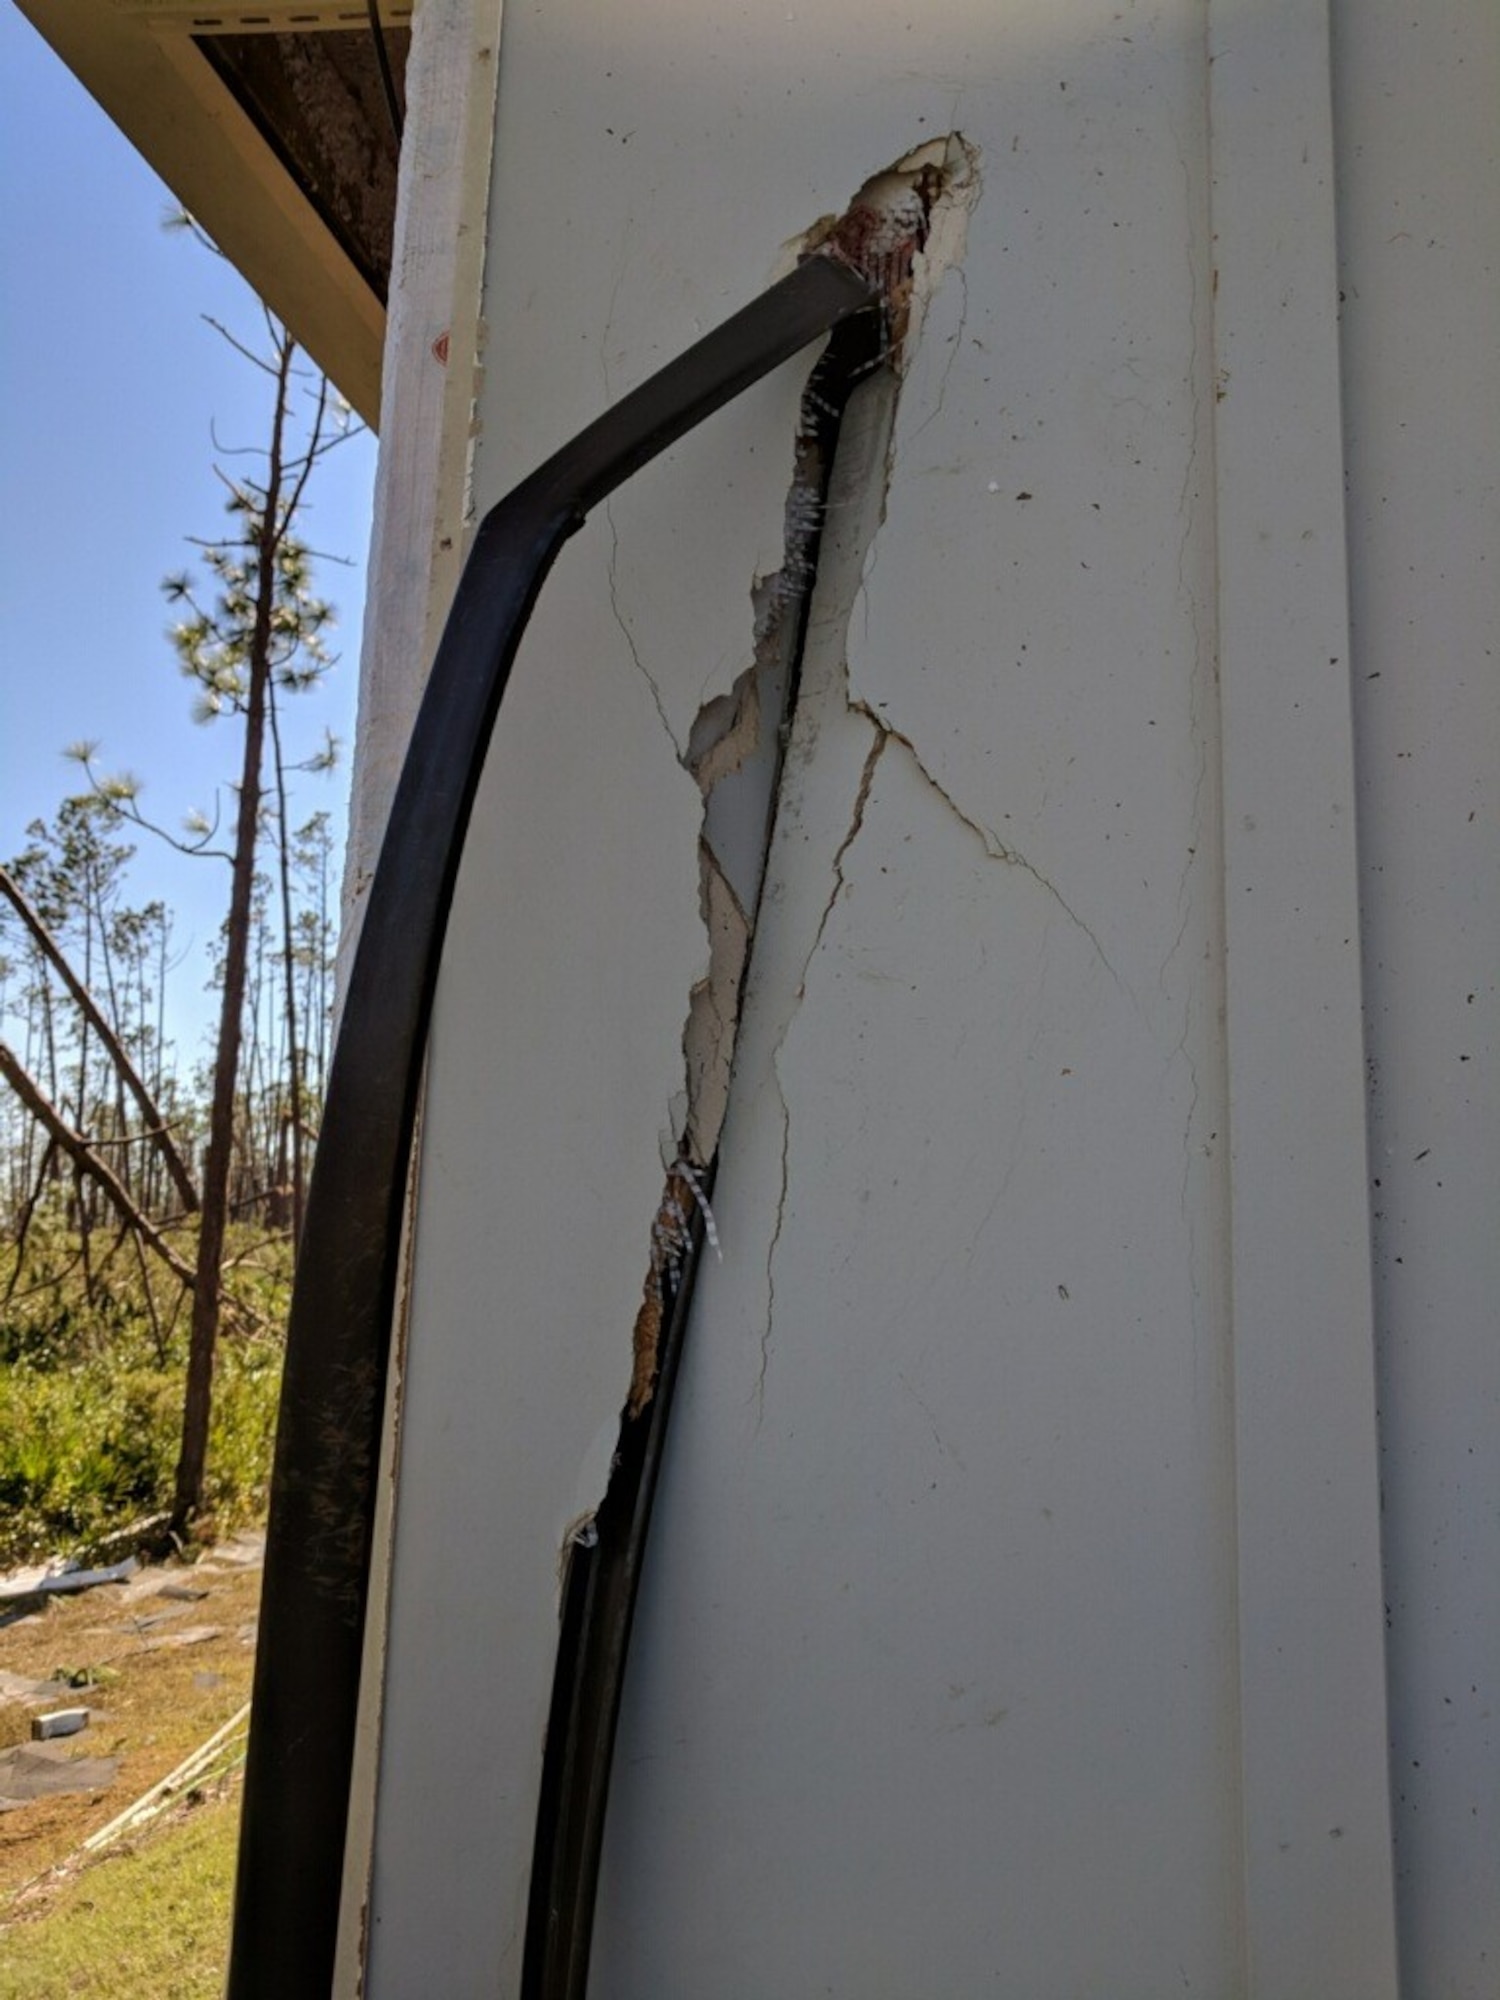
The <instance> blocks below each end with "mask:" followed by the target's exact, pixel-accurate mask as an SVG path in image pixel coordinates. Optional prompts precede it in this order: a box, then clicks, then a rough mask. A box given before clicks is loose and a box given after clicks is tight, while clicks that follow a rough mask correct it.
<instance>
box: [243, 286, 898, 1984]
mask: <svg viewBox="0 0 1500 2000" xmlns="http://www.w3.org/2000/svg"><path fill="white" fill-rule="evenodd" d="M875 302H876V299H875V294H874V293H873V291H872V290H871V288H870V287H869V286H868V285H867V284H866V283H865V281H864V280H863V279H861V278H859V277H857V276H856V275H855V274H854V273H853V272H852V271H850V270H848V269H846V268H845V267H844V266H842V265H840V264H838V263H835V262H834V261H832V260H831V259H826V258H818V259H811V260H809V261H808V262H807V263H805V264H803V265H800V266H799V267H798V269H797V270H796V271H794V272H793V273H792V275H791V276H790V277H788V278H786V279H784V280H782V282H781V283H780V284H778V285H775V286H773V287H772V288H771V289H770V290H769V291H767V292H765V293H764V294H762V296H761V297H760V298H759V299H757V300H756V301H755V302H754V303H753V304H752V305H750V306H747V307H746V308H745V309H744V310H743V311H742V312H739V313H737V314H736V315H735V316H734V317H733V318H732V319H730V320H728V321H727V322H726V323H725V324H724V325H723V326H722V327H719V328H718V329H717V330H716V331H715V332H713V333H711V334H709V335H707V336H706V337H705V338H704V339H703V340H701V341H699V342H698V343H697V344H696V345H695V346H694V347H692V348H690V349H689V350H688V352H687V353H686V354H684V355H682V356H681V357H679V359H678V360H676V361H674V362H672V363H670V364H669V365H668V366H667V367H666V368H664V369H662V370H661V372H660V373H659V374H657V375H655V376H653V377H652V378H651V379H650V380H649V381H648V382H646V383H643V384H642V386H641V387H640V388H639V389H637V390H635V391H634V392H633V393H632V394H631V395H629V396H627V397H625V398H624V399H623V400H622V401H621V402H620V403H618V404H617V405H616V406H615V407H614V409H612V410H610V411H608V412H606V414H605V415H604V416H602V417H600V418H599V419H598V420H597V421H596V422H595V423H593V424H591V425H590V426H589V427H588V428H587V429H586V430H585V431H583V432H582V433H580V435H579V436H578V437H577V438H576V439H574V441H573V442H572V443H571V444H569V445H567V446H565V447H564V448H563V450H562V451H560V452H558V453H557V454H556V456H555V457H553V458H551V459H549V460H547V461H546V463H545V464H544V465H542V466H541V467H540V468H539V469H538V470H537V471H536V472H534V473H533V474H532V475H531V476H530V477H529V478H528V479H526V480H525V481H523V482H522V484H521V485H520V486H518V487H517V488H516V489H515V490H514V491H513V492H512V493H511V494H510V495H509V496H508V497H507V498H506V499H504V500H502V501H501V502H500V504H499V505H498V506H497V507H496V508H495V509H494V510H493V511H492V512H491V513H490V514H489V515H488V516H487V517H486V519H485V520H484V522H483V524H482V525H481V527H480V529H479V532H478V535H477V536H476V538H475V543H474V547H473V549H472V551H471V553H470V556H469V559H468V562H467V564H466V565H465V568H464V573H463V576H462V579H461V581H460V583H459V587H458V591H457V594H456V596H455V599H454V604H453V609H452V611H451V613H450V614H449V618H448V623H447V626H446V629H445V631H444V634H443V639H442V643H441V645H440V646H439V648H438V653H437V658H436V659H435V661H434V663H433V668H432V673H431V676H430V679H429V682H428V687H427V692H426V695H425V696H424V699H423V702H422V706H421V709H420V712H419V714H418V717H417V722H416V725H415V728H414V730H413V733H412V739H411V745H410V748H409V750H408V752H407V757H406V762H405V765H404V767H403V769H402V773H401V779H400V783H399V785H398V787H397V791H396V797H395V800H394V803H393V805H392V808H391V815H390V820H389V823H388V826H387V831H386V836H385V841H384V845H383V847H382V849H381V855H380V861H379V864H378V867H377V869H376V874H375V879H374V882H373V884H372V885H371V889H370V894H369V896H368V898H367V901H366V906H365V912H364V921H363V926H362V929H361V932H360V940H359V947H358V951H357V953H356V955H355V961H354V966H353V970H352V973H351V975H350V980H349V987H348V992H347V994H346V997H345V1003H344V1015H343V1022H342V1026H341V1029H340V1033H339V1039H338V1045H337V1048H336V1049H335V1052H334V1058H333V1064H332V1068H331V1071H330V1075H329V1082H328V1090H327V1096H326V1101H325V1105H324V1113H323V1122H322V1132H321V1137H320V1140H319V1145H318V1155H317V1161H316V1165H315V1167H314V1171H313V1177H312V1185H311V1188H310V1190H309V1195H308V1206H307V1216H306V1221H305V1224H304V1230H303V1240H302V1246H301V1252H300V1256H299V1260H298V1276H297V1284H296V1288H295V1292H294V1295H293V1300H292V1310H291V1318H290V1323H289V1328H288V1336H287V1354H286V1368H285V1375H284V1380H283V1387H282V1400H281V1419H280V1427H279V1430H278V1434H277V1442H276V1459H275V1467H274V1471H273V1474H272V1488H271V1515H270V1525H269V1531H268V1537H267V1547H266V1570H265V1583H264V1590H263V1596H262V1603H261V1620H260V1643H259V1647H258V1651H257V1656H256V1671H255V1687H254V1706H253V1710H252V1721H251V1730H250V1746H249V1754H248V1759H247V1764H246V1773H245V1799H244V1809H243V1819H242V1825H241V1833H240V1858H239V1873H238V1879H237V1882H236V1889H235V1914H234V1931H233V1938H232V1943H231V1950H230V1965H229V1986H228V1993H229V2000H326V1996H327V1995H328V1993H329V1991H330V1987H331V1983H332V1977H333V1968H334V1958H335V1952H336V1948H337V1941H338V1922H339V1901H340V1891H341V1886H342V1876H343V1865H344V1845H345V1833H346V1822H347V1814H348V1804H349V1791H350V1781H351V1776H352V1771H353V1762H354V1734H355V1722H356V1716H357V1711H358V1704H359V1682H360V1665H361V1652H362V1646H363V1638H364V1622H365V1610H366V1603H367V1598H368V1592H369V1567H370V1551H371V1541H372V1532H373V1520H374V1507H375V1483H376V1476H377V1468H378V1462H379V1453H380V1437H381V1423H382V1412H383V1409H384V1403H385V1391H386V1378H387V1369H388V1363H389V1351H390V1340H391V1317H392V1310H393V1303H394V1297H395V1284H396V1258H397V1250H398V1243H399V1236H400V1226H401V1215H402V1207H403V1203H404V1200H405V1190H406V1180H407V1174H408V1169H409V1165H410V1155H411V1138H412V1125H413V1119H414V1115H415V1106H416V1099H417V1091H418V1085H419V1081H420V1076H421V1069H422V1061H423V1055H424V1051H425V1047H426V1039H427V1026H428V1019H429V1015H430V1012H431V1004H432V993H433V988H434V985H435V982H436V977H437V966H438V960H439V956H440V954H441V950H442V943H443V936H444V932H445V929H446V926H447V917H448V910H449V906H450V903H451V901H452V895H453V886H454V882H455V879H456V877H457V873H458V864H459V858H460V855H461V852H462V848H463V840H464V834H465V831H466V828H467V825H468V820H469V814H470V811H471V808H472V805H473V800H474V794H475V791H476V789H477V787H478V783H479V776H480V772H481V769H482V767H483V762H484V756H485V752H486V749H487V746H488V743H489V739H490V735H491V732H492V730H493V728H494V723H495V718H496V715H497V713H498V711H499V706H500V701H501V697H502V695H503V693H504V690H505V686H506V682H507V680H508V678H509V674H510V669H511V666H512V663H513V661H514V659H515V655H516V651H517V648H518V647H519V645H520V640H521V634H522V632H523V631H524V629H525V626H526V622H527V619H528V618H529V617H530V614H531V611H532V608H533V606H534V605H535V603H536V599H537V596H538V593H539V592H540V590H541V587H542V584H543V582H544V580H545V578H546V576H547V573H548V571H549V570H550V568H551V566H552V563H553V561H554V560H555V559H556V556H557V553H558V550H559V549H560V548H561V546H562V544H563V542H564V541H565V540H566V539H567V537H568V536H569V535H570V534H572V533H574V532H575V530H576V529H577V528H578V527H579V526H580V525H581V524H582V522H583V519H584V517H585V516H586V515H587V513H588V512H589V510H590V508H592V507H594V506H596V505H597V504H598V503H599V502H600V501H601V500H603V499H605V498H607V496H608V495H609V494H610V493H612V492H614V490H615V489H616V488H617V487H618V486H620V485H621V484H622V483H623V482H624V481H625V480H626V479H628V478H629V477H630V476H631V474H632V473H634V472H636V471H638V470H639V469H640V467H642V466H643V465H645V464H647V463H648V462H649V461H650V460H651V459H652V458H654V457H655V456H656V455H657V453H659V452H661V451H663V450H665V449H666V447H667V446H668V445H670V444H672V443H674V442H675V441H676V440H677V439H678V438H679V437H681V436H682V435H683V434H684V433H685V432H687V431H688V430H691V429H692V428H693V426H694V425H695V424H697V423H699V422H701V421H702V420H703V419H704V418H705V417H708V416H710V415H712V413H713V412H714V411H715V410H718V409H720V408H722V407H723V405H724V404H725V403H727V402H729V401H731V400H732V399H733V398H734V397H735V396H737V395H738V394H739V393H740V392H741V391H742V390H743V389H746V388H748V387H749V386H750V385H751V384H752V383H753V382H756V381H758V380H760V378H761V377H762V376H764V375H766V374H768V373H769V372H770V370H771V369H773V368H775V367H776V366H778V365H779V363H781V362H782V361H785V360H788V359H790V358H791V356H792V355H794V354H796V353H797V352H798V351H799V350H800V349H801V348H803V347H804V346H806V345H807V344H808V342H809V341H812V340H814V339H816V338H817V337H818V336H819V335H820V334H822V333H826V332H827V331H828V330H829V328H830V327H832V326H834V325H835V324H837V323H838V322H839V321H840V320H842V319H845V318H847V317H848V316H849V315H851V314H853V313H856V312H859V311H860V310H862V309H864V308H867V307H869V306H871V305H872V304H874V303H875Z"/></svg>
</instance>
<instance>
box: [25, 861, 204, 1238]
mask: <svg viewBox="0 0 1500 2000" xmlns="http://www.w3.org/2000/svg"><path fill="white" fill-rule="evenodd" d="M0 894H3V895H4V896H5V897H6V899H7V900H8V902H9V903H10V905H11V907H12V909H13V910H14V911H15V913H16V915H17V916H18V917H19V918H20V919H21V922H22V923H23V924H24V925H25V926H26V928H27V930H28V931H30V933H31V935H32V937H33V938H34V939H35V940H36V943H37V947H38V949H39V950H40V951H41V952H42V953H43V955H44V956H45V957H46V958H47V960H48V961H49V963H50V964H51V965H52V966H53V967H54V968H55V969H56V971H57V975H58V977H59V978H60V979H61V980H62V983H63V985H64V986H66V987H67V989H68V991H69V993H71V994H72V996H73V999H74V1000H75V1001H76V1002H77V1004H78V1006H79V1008H80V1010H81V1011H82V1012H83V1014H84V1015H85V1016H86V1018H87V1019H88V1021H89V1022H90V1023H91V1025H92V1026H93V1028H94V1029H95V1031H96V1032H97V1034H98V1036H99V1039H100V1041H102V1042H103V1044H104V1047H105V1049H106V1051H107V1052H108V1055H109V1059H110V1061H111V1062H112V1063H113V1064H114V1066H115V1069H116V1071H117V1073H118V1075H119V1077H120V1079H121V1081H122V1082H123V1083H124V1084H125V1086H126V1088H127V1089H128V1090H129V1092H130V1094H131V1096H132V1097H133V1098H134V1099H135V1101H136V1103H137V1104H138V1105H139V1106H140V1111H141V1116H142V1118H144V1119H145V1121H146V1132H145V1135H144V1136H145V1137H147V1138H150V1139H152V1140H154V1141H155V1143H156V1146H157V1149H158V1151H159V1152H160V1153H161V1156H162V1159H163V1161H164V1162H165V1163H166V1169H167V1172H168V1173H169V1174H170V1175H171V1177H172V1185H173V1186H174V1187H175V1188H176V1190H177V1192H178V1195H179V1196H180V1197H181V1200H182V1205H183V1207H184V1208H185V1209H188V1210H190V1211H191V1210H193V1209H196V1208H197V1206H198V1190H197V1188H196V1187H195V1185H194V1183H193V1177H192V1175H191V1173H189V1171H188V1166H187V1162H186V1160H184V1159H183V1157H182V1154H181V1153H180V1152H179V1151H178V1149H177V1142H176V1140H175V1139H173V1137H172V1132H171V1128H170V1126H169V1125H168V1124H167V1121H166V1119H165V1118H163V1117H162V1115H161V1112H160V1111H159V1110H158V1109H157V1107H156V1100H155V1098H154V1097H153V1096H152V1095H151V1092H150V1091H149V1090H148V1089H147V1087H146V1082H145V1079H144V1078H143V1077H142V1076H141V1074H140V1071H139V1070H138V1069H137V1068H136V1066H135V1064H134V1063H133V1062H132V1061H131V1060H130V1054H129V1051H128V1050H127V1049H126V1047H125V1045H124V1043H123V1042H122V1041H121V1040H120V1038H119V1036H118V1035H117V1034H116V1033H115V1031H114V1028H113V1027H112V1026H111V1024H110V1022H109V1021H108V1020H107V1019H106V1017H105V1015H104V1013H103V1010H102V1009H101V1008H100V1006H99V1003H98V1001H97V1000H95V998H94V996H93V994H92V993H90V992H89V990H88V988H87V987H86V986H85V985H84V983H83V981H82V980H81V979H80V978H79V977H78V975H77V973H76V972H74V970H73V968H72V966H71V965H69V963H68V960H67V957H66V955H65V953H64V952H63V949H62V947H61V945H59V944H58V942H57V940H56V939H55V938H54V937H53V935H52V933H51V932H50V931H49V930H48V929H47V926H46V925H45V924H44V923H43V922H42V919H41V916H40V914H39V913H38V911H37V910H36V909H35V907H34V906H33V904H32V902H31V899H30V898H29V897H28V896H27V894H26V891H25V890H24V889H23V888H22V887H21V885H20V883H19V882H17V880H16V878H15V876H14V875H12V874H11V872H10V870H9V869H8V868H3V867H0Z"/></svg>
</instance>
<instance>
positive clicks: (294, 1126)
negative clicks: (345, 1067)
mask: <svg viewBox="0 0 1500 2000" xmlns="http://www.w3.org/2000/svg"><path fill="white" fill-rule="evenodd" d="M269 708H270V718H271V748H272V753H273V758H274V762H275V767H276V813H277V818H278V821H279V824H280V834H281V844H280V851H279V857H278V859H279V868H278V874H279V877H280V883H281V949H282V967H283V971H284V972H285V975H286V1079H287V1116H288V1118H289V1120H290V1123H291V1142H292V1217H291V1221H292V1250H293V1257H294V1260H295V1254H296V1247H297V1245H298V1244H299V1243H300V1242H301V1241H302V1196H303V1187H302V1055H301V1050H300V1047H299V1045H298V1041H297V962H296V957H295V954H294V951H293V946H294V944H295V941H296V940H295V937H294V934H293V931H292V855H291V840H292V830H291V827H290V826H289V825H288V823H287V811H286V764H285V762H284V760H283V758H282V755H281V724H280V721H279V719H278V717H277V714H276V689H275V687H274V686H273V687H272V688H271V689H270V690H269ZM282 1130H283V1132H285V1130H286V1127H285V1125H283V1127H282Z"/></svg>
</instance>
